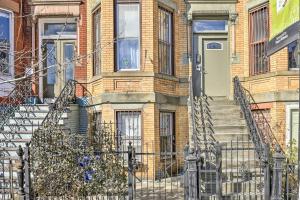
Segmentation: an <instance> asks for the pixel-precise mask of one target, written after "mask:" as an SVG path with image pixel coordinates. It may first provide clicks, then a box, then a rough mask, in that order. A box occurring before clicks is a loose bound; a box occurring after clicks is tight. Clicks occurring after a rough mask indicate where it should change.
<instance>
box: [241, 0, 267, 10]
mask: <svg viewBox="0 0 300 200" xmlns="http://www.w3.org/2000/svg"><path fill="white" fill-rule="evenodd" d="M268 2H269V0H250V1H248V2H247V3H246V6H245V8H246V11H247V12H248V11H249V10H251V9H252V8H255V7H256V6H259V5H262V4H265V3H268Z"/></svg>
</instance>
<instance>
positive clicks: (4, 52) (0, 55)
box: [0, 9, 14, 74]
mask: <svg viewBox="0 0 300 200" xmlns="http://www.w3.org/2000/svg"><path fill="white" fill-rule="evenodd" d="M13 42H14V40H13V20H12V13H11V12H8V11H5V10H1V9H0V73H1V74H10V73H11V71H12V67H11V66H13Z"/></svg>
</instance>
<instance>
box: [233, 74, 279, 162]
mask: <svg viewBox="0 0 300 200" xmlns="http://www.w3.org/2000/svg"><path fill="white" fill-rule="evenodd" d="M234 99H235V101H236V102H237V103H238V104H239V105H240V106H241V110H242V112H243V114H244V117H245V120H246V123H247V125H248V128H249V131H250V137H251V139H252V141H253V143H254V145H255V147H256V150H257V153H258V156H259V158H260V159H262V158H263V149H264V145H266V144H268V145H270V147H271V149H275V148H276V147H278V148H279V149H280V151H281V152H283V153H284V151H283V149H282V148H281V145H280V144H279V142H278V141H277V139H276V137H275V135H274V134H273V131H272V128H271V126H270V124H269V121H268V120H267V118H266V117H265V115H264V113H263V112H262V110H261V109H260V108H259V106H258V104H257V103H256V102H255V100H254V98H253V96H252V95H251V93H250V92H249V91H248V90H247V89H245V88H244V87H243V86H242V84H241V82H240V80H239V78H238V77H235V78H234ZM253 110H255V112H253Z"/></svg>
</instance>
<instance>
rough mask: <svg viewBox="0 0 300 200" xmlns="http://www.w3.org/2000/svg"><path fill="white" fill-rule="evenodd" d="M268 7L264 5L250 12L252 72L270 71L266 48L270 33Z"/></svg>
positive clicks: (252, 73) (255, 73)
mask: <svg viewBox="0 0 300 200" xmlns="http://www.w3.org/2000/svg"><path fill="white" fill-rule="evenodd" d="M268 26H269V19H268V8H267V7H262V8H259V9H257V10H254V11H251V12H250V30H249V33H250V74H251V75H257V74H262V73H266V72H268V71H269V60H268V59H267V58H266V48H267V42H268V39H269V38H268V35H269V27H268Z"/></svg>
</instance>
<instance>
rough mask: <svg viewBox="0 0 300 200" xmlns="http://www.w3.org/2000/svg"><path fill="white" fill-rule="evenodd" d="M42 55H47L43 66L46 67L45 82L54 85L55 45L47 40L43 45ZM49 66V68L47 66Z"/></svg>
mask: <svg viewBox="0 0 300 200" xmlns="http://www.w3.org/2000/svg"><path fill="white" fill-rule="evenodd" d="M45 48H46V49H45V52H44V56H47V59H46V62H45V68H47V84H48V85H54V84H55V82H56V63H57V58H56V45H55V44H54V43H53V42H48V43H47V44H46V46H45ZM48 67H49V68H48Z"/></svg>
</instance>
